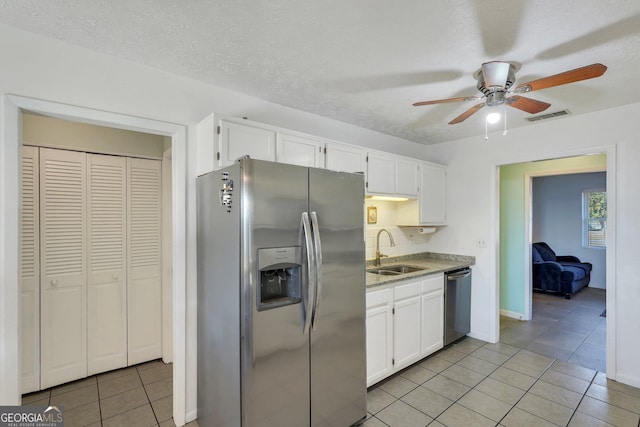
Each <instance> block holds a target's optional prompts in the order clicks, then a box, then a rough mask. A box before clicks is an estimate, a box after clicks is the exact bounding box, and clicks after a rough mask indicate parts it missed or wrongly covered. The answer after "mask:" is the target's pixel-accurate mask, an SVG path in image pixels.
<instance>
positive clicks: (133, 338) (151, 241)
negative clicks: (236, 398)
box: [127, 159, 162, 365]
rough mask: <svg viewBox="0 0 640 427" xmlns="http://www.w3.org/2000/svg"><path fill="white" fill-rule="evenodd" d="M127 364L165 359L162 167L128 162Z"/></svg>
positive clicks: (156, 164)
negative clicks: (161, 231)
mask: <svg viewBox="0 0 640 427" xmlns="http://www.w3.org/2000/svg"><path fill="white" fill-rule="evenodd" d="M128 163H129V164H128V177H127V178H128V179H127V181H128V186H129V191H128V194H127V209H128V211H127V213H128V219H129V221H128V228H127V257H128V262H127V279H128V286H127V338H128V341H127V342H128V364H129V365H133V364H136V363H140V362H143V361H147V360H151V359H156V358H158V357H161V356H162V311H161V310H162V280H161V279H162V278H161V271H162V270H161V262H160V259H161V258H160V257H161V241H160V230H161V228H160V225H161V222H160V220H161V219H160V206H161V205H160V203H161V200H160V194H161V193H160V190H161V185H160V184H161V183H160V166H161V163H160V162H159V161H157V160H144V159H128Z"/></svg>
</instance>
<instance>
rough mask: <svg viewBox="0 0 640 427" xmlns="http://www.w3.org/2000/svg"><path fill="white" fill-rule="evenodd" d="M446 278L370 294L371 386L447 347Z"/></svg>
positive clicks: (415, 281) (436, 276)
mask: <svg viewBox="0 0 640 427" xmlns="http://www.w3.org/2000/svg"><path fill="white" fill-rule="evenodd" d="M443 313H444V276H443V274H442V273H438V274H432V275H429V276H424V277H419V278H417V279H408V280H406V281H402V282H398V283H396V284H395V286H393V285H391V286H390V287H387V288H384V289H374V290H371V291H368V292H367V386H371V385H373V384H375V383H377V382H378V381H380V380H382V379H384V378H387V377H388V376H390V375H391V374H393V373H394V372H397V371H399V370H401V369H404V368H406V367H407V366H409V365H411V364H412V363H415V362H417V361H418V360H420V359H422V358H424V357H426V356H428V355H430V354H432V353H433V352H435V351H437V350H439V349H441V348H442V346H443V334H444V328H443V325H444V318H443Z"/></svg>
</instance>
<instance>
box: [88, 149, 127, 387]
mask: <svg viewBox="0 0 640 427" xmlns="http://www.w3.org/2000/svg"><path fill="white" fill-rule="evenodd" d="M87 161H88V163H87V166H88V171H87V182H88V203H89V204H88V210H89V216H88V238H89V250H88V253H87V255H88V271H89V273H88V282H87V308H88V312H87V317H88V318H87V344H88V346H87V351H88V360H87V363H88V373H89V375H92V374H95V373H98V372H104V371H108V370H112V369H117V368H121V367H124V366H127V323H126V318H127V317H126V316H127V313H126V308H127V294H126V267H125V266H126V238H125V237H126V194H127V186H126V170H127V160H126V158H124V157H116V156H104V155H96V154H89V155H88V157H87Z"/></svg>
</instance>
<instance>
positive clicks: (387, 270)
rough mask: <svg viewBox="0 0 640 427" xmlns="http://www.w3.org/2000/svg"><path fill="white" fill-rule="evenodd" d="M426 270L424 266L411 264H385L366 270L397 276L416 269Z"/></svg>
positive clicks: (382, 274)
mask: <svg viewBox="0 0 640 427" xmlns="http://www.w3.org/2000/svg"><path fill="white" fill-rule="evenodd" d="M423 270H428V268H426V267H415V266H413V265H387V266H384V267H377V268H372V269H369V270H367V272H368V273H373V274H379V275H381V276H397V275H399V274H406V273H413V272H416V271H423Z"/></svg>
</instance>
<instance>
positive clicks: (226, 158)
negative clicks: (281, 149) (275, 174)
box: [218, 120, 276, 167]
mask: <svg viewBox="0 0 640 427" xmlns="http://www.w3.org/2000/svg"><path fill="white" fill-rule="evenodd" d="M219 143H220V147H219V156H220V160H219V163H218V167H225V166H229V165H231V164H233V162H235V161H236V160H237V159H239V158H240V157H243V156H246V155H248V156H249V157H251V158H252V159H258V160H271V161H275V160H276V132H275V131H274V130H270V129H265V128H261V127H256V126H252V125H249V124H244V123H242V124H241V123H235V122H232V121H227V120H221V121H220V135H219Z"/></svg>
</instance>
